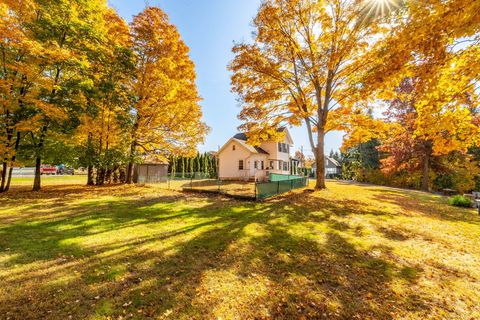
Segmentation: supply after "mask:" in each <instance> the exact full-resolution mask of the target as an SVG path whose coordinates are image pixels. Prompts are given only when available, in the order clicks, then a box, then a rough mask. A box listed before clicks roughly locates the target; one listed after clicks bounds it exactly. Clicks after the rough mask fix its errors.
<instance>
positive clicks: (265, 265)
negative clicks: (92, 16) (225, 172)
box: [0, 196, 427, 319]
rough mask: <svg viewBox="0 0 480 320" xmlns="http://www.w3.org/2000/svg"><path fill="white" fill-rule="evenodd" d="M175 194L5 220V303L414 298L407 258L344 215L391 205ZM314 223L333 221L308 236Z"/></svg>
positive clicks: (295, 310)
mask: <svg viewBox="0 0 480 320" xmlns="http://www.w3.org/2000/svg"><path fill="white" fill-rule="evenodd" d="M170 200H171V199H170V198H162V197H152V198H148V199H141V200H138V199H123V198H122V199H120V200H118V201H115V202H113V203H111V204H109V205H108V206H106V207H103V206H95V205H91V206H87V207H86V208H85V206H82V205H78V206H71V207H68V208H66V209H65V210H67V211H66V212H64V213H63V214H62V215H61V216H59V217H54V218H52V219H51V220H49V219H46V220H41V221H39V222H37V223H35V222H32V220H31V218H32V217H30V216H28V219H27V220H28V221H27V222H25V223H22V222H20V223H15V224H11V225H10V224H7V225H4V226H2V227H1V228H0V239H1V240H0V250H1V251H0V252H7V253H8V256H7V258H6V259H4V260H2V264H1V265H0V270H1V271H2V274H1V276H0V282H1V283H2V285H3V287H4V288H6V289H5V291H4V292H2V295H1V296H0V314H4V315H6V316H7V317H10V318H12V319H15V318H18V319H34V318H51V319H57V318H67V317H68V316H73V317H74V318H88V317H92V316H113V317H118V316H126V315H127V316H128V315H129V314H131V315H132V317H137V318H151V317H154V318H156V317H161V316H162V315H166V316H167V315H170V316H171V317H173V318H177V319H181V318H192V317H196V318H199V317H200V318H205V319H210V318H214V317H217V316H223V317H227V318H228V316H229V315H230V317H239V318H245V319H247V318H276V319H292V318H300V317H301V316H304V317H305V318H312V319H318V318H325V319H335V318H337V319H351V318H355V317H358V318H369V317H370V318H375V319H390V318H392V316H391V314H390V312H391V310H392V308H393V307H394V306H395V307H397V308H401V305H402V303H407V302H405V301H406V300H408V297H407V298H405V301H401V300H399V299H398V297H396V296H395V294H394V292H393V291H392V289H391V287H390V283H391V282H392V280H393V279H394V278H395V277H400V275H399V274H398V272H397V271H398V270H401V268H402V267H401V266H397V265H395V264H393V263H392V262H389V261H386V260H384V259H382V258H381V257H378V256H373V255H372V254H371V253H370V252H369V251H367V250H366V249H361V248H358V247H357V246H356V245H354V244H352V243H350V242H349V240H348V239H347V238H346V237H345V236H344V235H343V232H345V231H349V229H350V227H349V225H348V224H346V223H342V222H338V221H336V220H335V219H334V218H335V216H339V217H346V216H349V215H352V216H353V215H357V214H373V215H381V214H382V212H381V211H380V210H371V209H369V210H365V209H363V207H362V206H360V203H352V202H339V201H325V202H324V203H322V209H319V208H318V206H314V205H312V204H311V200H312V199H309V198H308V197H305V196H303V198H299V199H297V200H295V201H293V202H292V201H291V199H290V198H288V197H284V198H280V199H277V200H275V201H272V202H266V203H262V204H252V203H247V204H245V203H241V202H238V201H232V200H230V201H227V200H225V199H223V198H218V197H200V198H197V200H191V199H189V198H188V197H185V196H180V197H178V196H177V197H176V198H175V200H172V202H169V201H170ZM192 202H193V204H194V205H192ZM169 203H170V204H172V203H173V205H172V206H170V205H168V204H169ZM159 204H160V205H159ZM178 206H180V207H178ZM32 210H33V209H32ZM312 223H313V224H324V225H325V228H326V229H327V230H328V231H326V232H324V233H318V234H310V235H309V236H308V237H306V236H305V234H304V233H303V232H304V231H307V230H308V229H307V228H306V227H305V225H307V224H312ZM295 228H300V229H298V230H296V229H295ZM137 233H138V234H137ZM7 248H8V251H5V250H6V249H7ZM383 249H384V250H387V249H388V248H383ZM383 249H382V250H383ZM8 268H12V269H14V270H12V272H10V273H9V272H8V271H7V272H5V269H8ZM2 269H4V270H2ZM412 299H413V298H412ZM418 308H425V309H426V308H427V307H426V305H423V304H420V305H418Z"/></svg>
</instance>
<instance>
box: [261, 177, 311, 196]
mask: <svg viewBox="0 0 480 320" xmlns="http://www.w3.org/2000/svg"><path fill="white" fill-rule="evenodd" d="M307 185H308V178H307V177H300V176H291V175H282V174H275V173H272V174H270V182H266V183H257V185H256V196H257V198H258V199H265V198H269V197H273V196H275V195H278V194H282V193H285V192H288V191H291V190H294V189H298V188H303V187H306V186H307Z"/></svg>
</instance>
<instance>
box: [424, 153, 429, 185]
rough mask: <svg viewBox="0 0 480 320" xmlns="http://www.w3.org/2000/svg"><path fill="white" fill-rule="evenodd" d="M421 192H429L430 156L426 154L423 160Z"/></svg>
mask: <svg viewBox="0 0 480 320" xmlns="http://www.w3.org/2000/svg"><path fill="white" fill-rule="evenodd" d="M422 191H427V192H428V191H430V155H429V154H428V153H426V154H425V157H424V158H423V170H422Z"/></svg>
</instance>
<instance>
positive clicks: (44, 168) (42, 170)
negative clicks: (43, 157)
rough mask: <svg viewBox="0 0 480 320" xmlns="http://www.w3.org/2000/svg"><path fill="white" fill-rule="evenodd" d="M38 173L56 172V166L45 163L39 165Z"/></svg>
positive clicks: (49, 173)
mask: <svg viewBox="0 0 480 320" xmlns="http://www.w3.org/2000/svg"><path fill="white" fill-rule="evenodd" d="M40 174H45V175H51V174H57V168H56V167H53V166H51V165H48V164H45V165H43V166H41V167H40Z"/></svg>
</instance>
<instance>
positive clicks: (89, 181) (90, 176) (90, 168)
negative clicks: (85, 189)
mask: <svg viewBox="0 0 480 320" xmlns="http://www.w3.org/2000/svg"><path fill="white" fill-rule="evenodd" d="M93 185H95V181H93V166H92V165H89V166H88V167H87V186H93Z"/></svg>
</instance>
